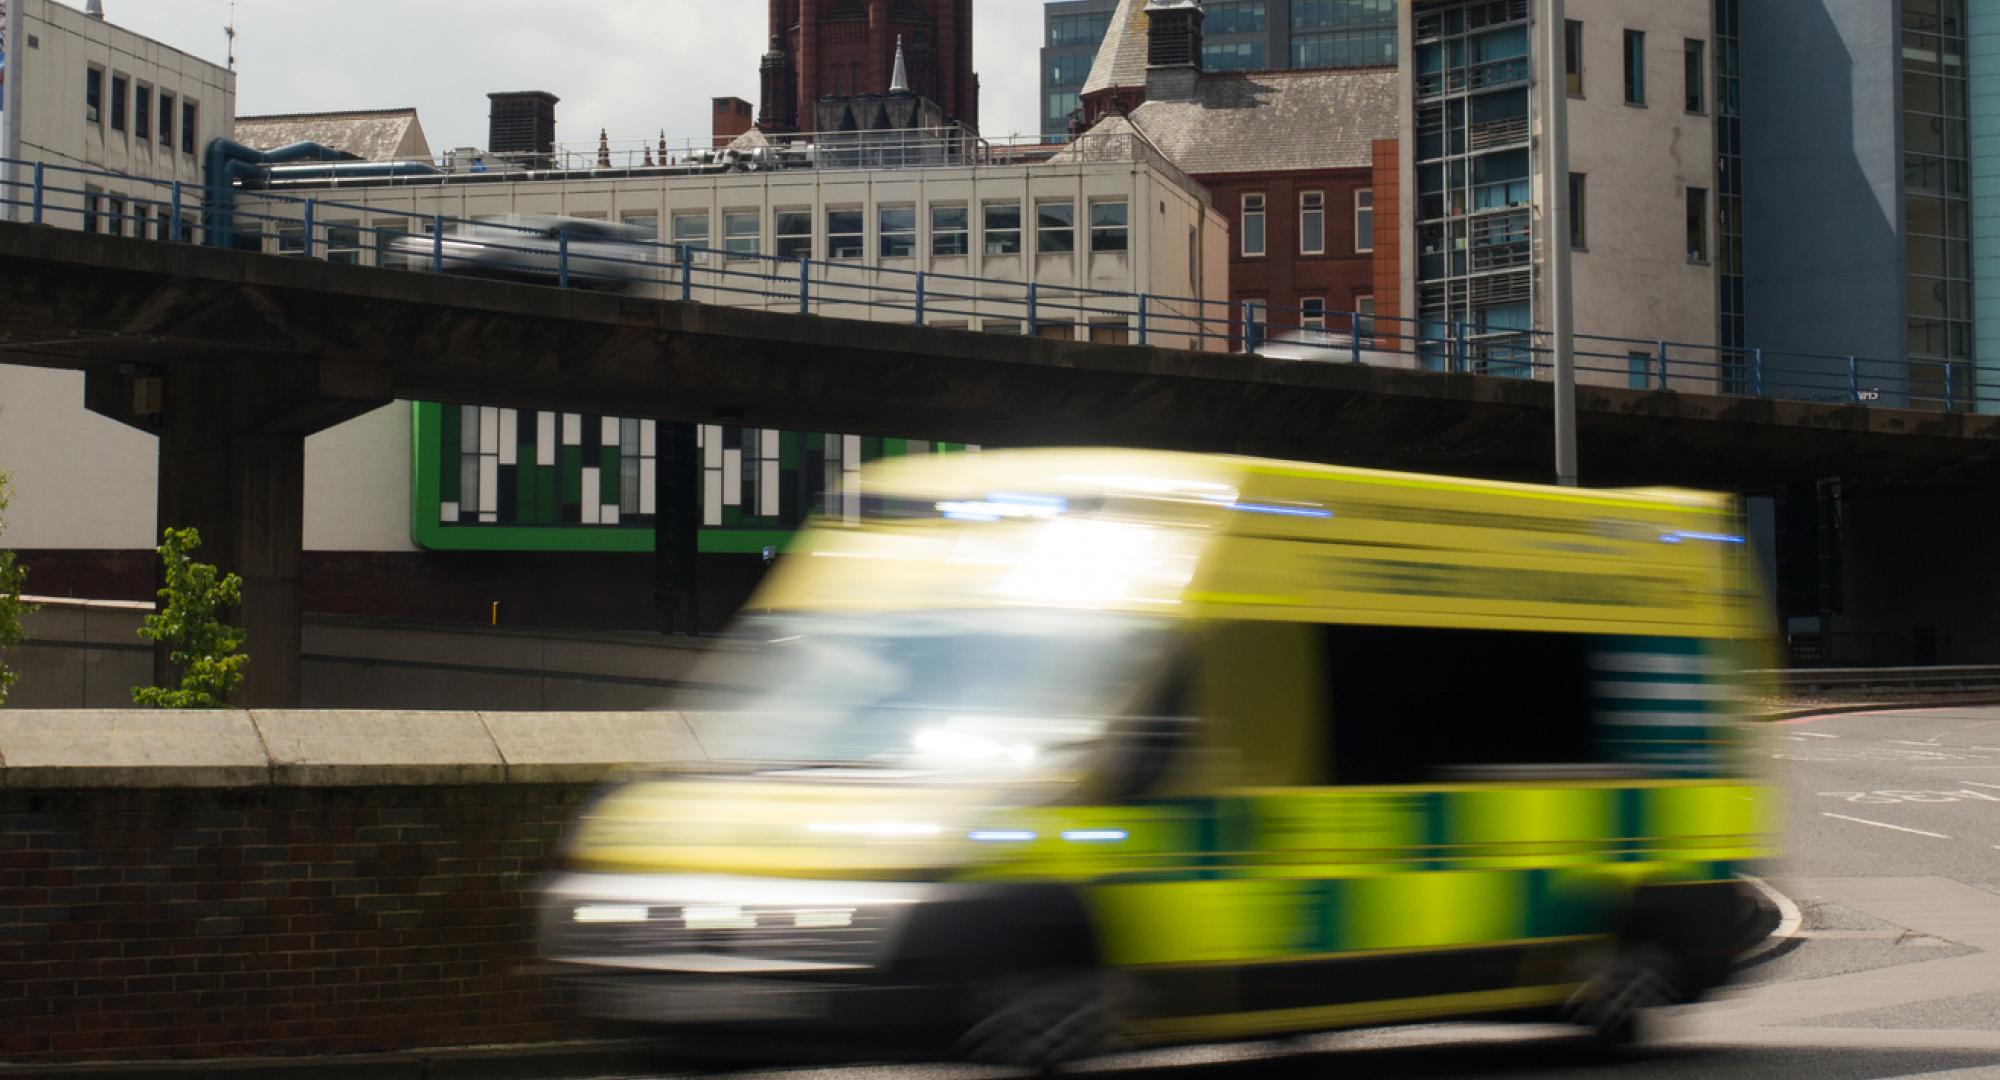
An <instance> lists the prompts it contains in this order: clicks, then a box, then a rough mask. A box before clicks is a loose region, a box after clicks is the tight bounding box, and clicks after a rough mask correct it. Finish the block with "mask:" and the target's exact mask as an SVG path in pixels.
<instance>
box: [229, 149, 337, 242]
mask: <svg viewBox="0 0 2000 1080" xmlns="http://www.w3.org/2000/svg"><path fill="white" fill-rule="evenodd" d="M359 160H361V159H360V158H358V157H356V156H355V155H353V154H350V153H348V152H347V151H345V150H335V149H334V148H332V147H330V146H321V145H320V144H319V143H316V142H295V143H293V144H292V145H290V146H281V147H279V148H277V149H276V150H253V149H251V148H250V147H247V146H244V145H243V144H242V143H239V142H234V141H232V140H229V139H215V140H213V141H211V142H210V143H209V144H208V152H207V154H206V155H204V161H203V168H202V182H203V187H204V193H203V199H202V235H203V236H205V237H207V238H208V243H209V245H210V246H211V247H235V246H236V237H235V228H234V225H235V219H236V178H237V177H239V176H248V175H251V174H254V173H256V172H258V171H260V170H262V169H264V168H267V167H269V166H272V165H283V164H285V163H287V162H292V161H359Z"/></svg>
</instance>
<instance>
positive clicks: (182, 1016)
mask: <svg viewBox="0 0 2000 1080" xmlns="http://www.w3.org/2000/svg"><path fill="white" fill-rule="evenodd" d="M589 791H590V786H589V785H584V784H523V783H513V784H477V785H448V786H437V787H428V786H400V787H258V788H216V789H130V790H121V789H108V790H45V791H22V790H0V1060H5V1061H15V1062H61V1061H76V1060H103V1059H120V1058H192V1057H230V1056H239V1055H244V1056H247V1055H256V1056H263V1055H281V1054H292V1053H297V1054H303V1053H314V1054H321V1053H342V1052H372V1051H392V1050H404V1049H413V1048H418V1047H431V1046H450V1045H465V1044H481V1043H512V1042H530V1041H537V1040H544V1039H557V1038H576V1037H588V1036H590V1035H593V1034H597V1033H599V1032H598V1031H597V1030H596V1029H594V1028H593V1027H592V1026H590V1025H587V1024H585V1023H583V1022H581V1021H579V1020H577V1019H575V1018H574V1017H573V1016H572V1015H571V1013H570V1010H569V1008H568V1003H567V1001H566V999H565V994H564V992H563V991H562V990H560V989H558V988H557V987H556V986H554V985H552V983H551V981H550V980H549V979H547V978H546V977H544V976H543V975H540V974H536V973H533V972H532V971H531V970H529V969H528V966H529V965H530V964H531V963H532V961H533V958H534V942H533V935H534V925H533V904H532V890H533V889H534V887H535V886H536V884H537V882H538V881H539V880H540V878H541V877H542V875H544V874H546V873H548V872H549V871H551V870H552V869H553V868H554V867H555V863H556V858H557V852H558V844H559V842H560V839H561V837H562V835H563V831H564V829H565V828H566V826H567V823H568V822H569V820H570V818H571V817H572V816H573V815H574V813H575V811H576V809H577V806H578V803H579V802H580V800H582V799H583V798H584V797H585V796H586V794H587V793H588V792H589Z"/></svg>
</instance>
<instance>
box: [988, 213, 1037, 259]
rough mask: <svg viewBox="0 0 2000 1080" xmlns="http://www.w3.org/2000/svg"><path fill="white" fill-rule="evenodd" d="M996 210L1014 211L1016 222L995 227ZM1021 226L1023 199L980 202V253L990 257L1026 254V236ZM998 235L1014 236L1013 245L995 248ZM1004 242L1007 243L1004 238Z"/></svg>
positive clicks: (1003, 236)
mask: <svg viewBox="0 0 2000 1080" xmlns="http://www.w3.org/2000/svg"><path fill="white" fill-rule="evenodd" d="M996 210H999V211H1009V210H1011V211H1013V214H1014V224H1013V225H1012V226H1006V225H1002V226H1000V227H998V228H995V227H994V225H993V212H994V211H996ZM1021 226H1022V221H1021V200H1019V199H996V200H994V201H992V202H983V203H980V204H979V250H980V253H981V254H982V255H985V256H988V257H992V256H1008V255H1021V254H1025V252H1024V250H1023V249H1024V247H1025V246H1026V244H1025V240H1026V236H1025V235H1024V234H1023V232H1022V228H1021ZM996 236H998V237H1002V238H1005V237H1012V238H1013V245H1012V247H1011V248H1009V249H1007V250H1003V251H995V250H993V245H994V237H996ZM1002 243H1005V241H1004V239H1003V241H1002Z"/></svg>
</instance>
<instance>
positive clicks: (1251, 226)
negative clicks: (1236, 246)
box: [1243, 194, 1264, 258]
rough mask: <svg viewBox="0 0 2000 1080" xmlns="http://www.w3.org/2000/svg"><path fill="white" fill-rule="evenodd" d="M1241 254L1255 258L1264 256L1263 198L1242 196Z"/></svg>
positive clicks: (1259, 195) (1260, 196)
mask: <svg viewBox="0 0 2000 1080" xmlns="http://www.w3.org/2000/svg"><path fill="white" fill-rule="evenodd" d="M1243 254H1244V256H1245V257H1246V258H1256V257H1260V256H1262V255H1263V254H1264V196H1263V195H1262V194H1256V195H1245V196H1243Z"/></svg>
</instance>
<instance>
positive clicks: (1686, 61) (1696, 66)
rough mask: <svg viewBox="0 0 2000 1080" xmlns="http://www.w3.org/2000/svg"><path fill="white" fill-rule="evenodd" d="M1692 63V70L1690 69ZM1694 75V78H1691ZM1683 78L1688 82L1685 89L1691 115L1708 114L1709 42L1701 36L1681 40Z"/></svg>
mask: <svg viewBox="0 0 2000 1080" xmlns="http://www.w3.org/2000/svg"><path fill="white" fill-rule="evenodd" d="M1690 65H1692V70H1690ZM1690 76H1692V78H1690ZM1681 80H1682V81H1683V82H1685V83H1686V84H1687V86H1686V89H1685V90H1684V91H1683V97H1684V100H1683V101H1682V104H1683V105H1684V106H1686V111H1687V114H1688V115H1689V116H1707V115H1708V85H1707V83H1708V42H1706V41H1703V40H1701V39H1700V38H1684V39H1682V41H1681Z"/></svg>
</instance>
